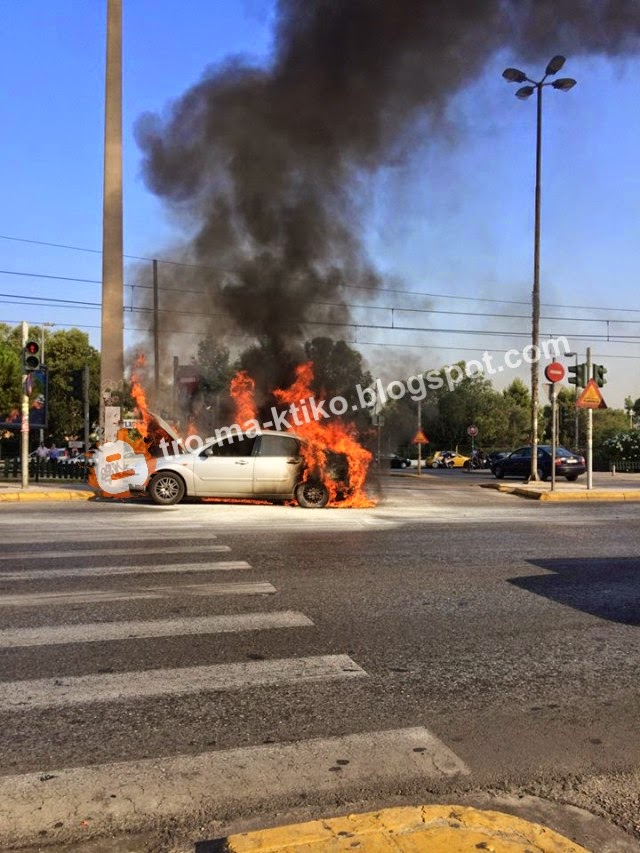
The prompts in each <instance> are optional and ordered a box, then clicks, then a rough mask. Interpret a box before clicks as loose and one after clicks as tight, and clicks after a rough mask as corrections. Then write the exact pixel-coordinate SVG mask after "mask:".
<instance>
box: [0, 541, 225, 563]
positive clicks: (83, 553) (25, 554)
mask: <svg viewBox="0 0 640 853" xmlns="http://www.w3.org/2000/svg"><path fill="white" fill-rule="evenodd" d="M83 544H84V543H83ZM230 550H231V548H230V547H229V546H228V545H192V544H190V545H189V547H188V548H185V546H184V545H172V546H167V547H163V548H154V547H153V546H152V545H149V546H147V547H146V548H122V547H120V545H118V547H117V548H115V547H110V548H109V550H105V549H104V548H89V549H87V548H83V547H82V546H81V547H80V548H77V549H76V550H74V551H54V552H53V553H49V554H47V557H48V558H49V559H50V558H52V557H53V558H55V559H56V560H59V559H68V558H69V557H77V558H78V559H80V558H84V557H91V558H92V562H93V563H94V564H95V559H93V558H96V559H97V560H98V561H100V560H105V559H113V558H114V557H142V556H145V557H157V556H160V555H164V554H182V555H184V553H185V551H188V553H189V555H191V554H210V553H213V554H216V553H217V554H220V553H223V552H228V551H230ZM40 559H41V557H40V555H39V554H34V553H33V551H14V552H13V553H9V552H8V551H7V550H6V549H5V551H4V553H3V554H0V561H2V560H11V561H13V562H15V561H16V560H38V561H40Z"/></svg>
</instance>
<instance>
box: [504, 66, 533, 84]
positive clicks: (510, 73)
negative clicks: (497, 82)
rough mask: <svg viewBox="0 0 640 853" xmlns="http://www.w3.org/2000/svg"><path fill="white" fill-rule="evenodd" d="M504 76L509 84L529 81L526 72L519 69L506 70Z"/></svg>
mask: <svg viewBox="0 0 640 853" xmlns="http://www.w3.org/2000/svg"><path fill="white" fill-rule="evenodd" d="M502 76H503V77H504V79H505V80H508V81H509V83H524V81H525V80H526V79H527V75H526V74H525V73H524V71H520V70H519V69H518V68H506V69H505V70H504V71H503V72H502Z"/></svg>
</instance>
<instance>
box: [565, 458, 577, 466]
mask: <svg viewBox="0 0 640 853" xmlns="http://www.w3.org/2000/svg"><path fill="white" fill-rule="evenodd" d="M564 461H565V463H566V464H567V465H574V464H575V463H576V462H577V461H578V460H577V459H565V460H564Z"/></svg>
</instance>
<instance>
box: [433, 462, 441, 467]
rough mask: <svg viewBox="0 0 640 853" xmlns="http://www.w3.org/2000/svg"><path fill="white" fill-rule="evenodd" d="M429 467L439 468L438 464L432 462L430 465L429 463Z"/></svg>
mask: <svg viewBox="0 0 640 853" xmlns="http://www.w3.org/2000/svg"><path fill="white" fill-rule="evenodd" d="M431 467H432V468H439V467H440V465H439V463H438V462H432V463H431Z"/></svg>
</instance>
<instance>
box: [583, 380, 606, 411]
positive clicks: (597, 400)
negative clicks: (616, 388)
mask: <svg viewBox="0 0 640 853" xmlns="http://www.w3.org/2000/svg"><path fill="white" fill-rule="evenodd" d="M576 406H577V407H578V408H579V409H606V408H607V404H606V403H605V401H604V399H603V397H602V394H601V393H600V389H599V388H598V385H597V383H596V380H595V379H590V380H589V381H588V382H587V384H586V387H585V389H584V391H583V392H582V394H580V396H579V397H578V399H577V400H576Z"/></svg>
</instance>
